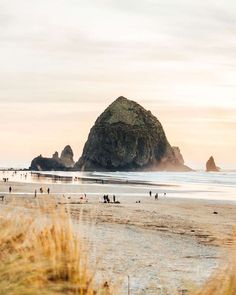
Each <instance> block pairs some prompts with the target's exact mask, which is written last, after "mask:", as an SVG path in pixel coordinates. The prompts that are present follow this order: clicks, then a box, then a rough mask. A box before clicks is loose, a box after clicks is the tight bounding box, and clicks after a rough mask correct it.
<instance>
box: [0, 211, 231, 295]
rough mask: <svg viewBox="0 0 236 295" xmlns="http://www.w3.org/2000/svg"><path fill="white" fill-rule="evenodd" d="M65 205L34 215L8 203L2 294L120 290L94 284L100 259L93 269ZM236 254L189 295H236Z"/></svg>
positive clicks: (1, 227)
mask: <svg viewBox="0 0 236 295" xmlns="http://www.w3.org/2000/svg"><path fill="white" fill-rule="evenodd" d="M64 209H65V208H64V207H63V209H57V210H55V209H54V208H53V207H48V206H47V209H46V208H44V207H42V206H40V208H39V209H37V210H33V212H30V213H29V212H25V211H22V210H20V211H19V210H17V209H15V208H14V207H11V206H8V208H6V209H3V210H1V215H0V278H1V279H0V294H4V295H12V294H14V295H31V294H35V295H37V294H45V295H51V294H79V295H94V294H99V295H102V294H106V295H108V294H115V292H114V290H112V289H108V288H107V287H104V282H103V283H101V285H100V287H99V286H97V285H96V284H94V280H93V278H94V273H95V272H96V263H94V265H93V271H91V265H88V260H89V259H88V258H89V257H88V255H89V252H88V251H87V248H86V245H85V243H84V241H83V240H82V239H80V238H79V236H78V235H75V234H74V231H73V229H72V224H71V218H70V214H68V213H66V210H64ZM235 257H236V256H235V252H234V251H232V252H231V259H230V262H229V263H228V264H227V266H225V267H223V268H220V269H218V270H217V271H216V272H215V273H214V274H213V275H212V277H211V278H210V279H208V280H207V282H206V283H205V284H204V285H203V286H202V287H200V288H199V289H198V290H195V291H192V292H189V293H187V294H191V295H234V294H236V275H235V274H236V258H235ZM157 292H158V291H157ZM145 294H146V293H145ZM147 294H148V293H147ZM157 294H158V293H157ZM168 294H178V292H175V291H174V290H173V292H172V293H169V292H168Z"/></svg>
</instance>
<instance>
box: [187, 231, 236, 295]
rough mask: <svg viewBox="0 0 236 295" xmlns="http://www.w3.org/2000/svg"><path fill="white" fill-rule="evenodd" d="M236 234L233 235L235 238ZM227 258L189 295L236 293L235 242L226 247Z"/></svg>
mask: <svg viewBox="0 0 236 295" xmlns="http://www.w3.org/2000/svg"><path fill="white" fill-rule="evenodd" d="M235 237H236V235H235V234H234V235H233V240H235ZM225 258H227V259H226V261H225V262H224V265H221V266H219V268H218V269H217V270H216V271H215V272H214V273H213V274H212V276H211V277H210V278H209V279H208V280H207V281H206V282H205V283H204V284H203V286H201V287H200V288H198V289H196V290H195V291H192V292H190V295H236V248H235V244H233V245H231V247H229V248H228V249H227V257H225Z"/></svg>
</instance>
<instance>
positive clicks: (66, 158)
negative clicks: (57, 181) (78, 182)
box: [60, 145, 75, 168]
mask: <svg viewBox="0 0 236 295" xmlns="http://www.w3.org/2000/svg"><path fill="white" fill-rule="evenodd" d="M73 157H74V153H73V151H72V148H71V147H70V145H67V146H66V147H65V148H64V149H63V151H62V152H61V157H60V159H61V161H62V163H63V164H64V165H65V166H66V167H70V168H72V167H73V166H74V164H75V162H74V160H73Z"/></svg>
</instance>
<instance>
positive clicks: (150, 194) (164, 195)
mask: <svg viewBox="0 0 236 295" xmlns="http://www.w3.org/2000/svg"><path fill="white" fill-rule="evenodd" d="M149 196H150V197H152V191H150V192H149ZM163 197H166V193H164V194H163ZM154 198H155V200H158V198H159V195H158V193H156V194H155V196H154Z"/></svg>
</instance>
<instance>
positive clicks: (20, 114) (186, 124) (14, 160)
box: [0, 0, 236, 168]
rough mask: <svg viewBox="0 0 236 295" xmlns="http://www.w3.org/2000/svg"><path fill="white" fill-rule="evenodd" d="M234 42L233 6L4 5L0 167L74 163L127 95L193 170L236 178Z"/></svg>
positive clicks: (30, 1)
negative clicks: (221, 171) (57, 156)
mask: <svg viewBox="0 0 236 295" xmlns="http://www.w3.org/2000/svg"><path fill="white" fill-rule="evenodd" d="M235 36H236V1H235V0H224V1H223V0H219V1H217V0H214V1H213V0H204V1H203V0H198V1H194V0H136V1H135V0H119V1H118V0H116V1H115V0H93V1H91V0H86V1H82V0H70V1H68V0H41V1H36V0H21V1H19V0H10V1H9V0H0V125H1V145H0V155H1V157H0V167H2V166H25V167H28V166H29V165H30V162H31V159H32V158H33V157H35V156H37V155H39V154H43V155H44V156H51V154H52V153H54V151H55V150H58V151H59V152H60V151H61V150H62V149H63V147H64V146H65V145H67V144H70V145H71V146H72V148H73V150H74V154H75V160H78V158H79V156H80V155H81V153H82V149H83V145H84V143H85V141H86V139H87V136H88V133H89V130H90V128H91V127H92V125H93V124H94V122H95V120H96V118H97V116H98V115H99V114H100V113H101V112H102V111H103V110H104V109H105V108H106V107H107V106H108V105H109V104H110V103H111V102H112V101H113V100H115V99H116V98H117V97H119V96H121V95H123V96H125V97H127V98H130V99H132V100H135V101H137V102H138V103H140V104H141V105H142V106H144V107H145V108H146V109H149V110H151V111H152V113H153V114H154V115H155V116H156V117H157V118H158V119H159V120H160V121H161V123H162V125H163V127H164V129H165V132H166V135H167V137H168V140H169V142H170V143H171V144H172V145H173V146H179V147H180V149H181V151H182V154H183V156H184V158H185V161H186V163H187V164H189V165H192V166H193V168H194V167H202V168H204V164H205V162H206V160H207V159H208V158H209V157H210V156H211V155H213V156H214V157H215V159H216V161H217V164H218V165H219V166H222V167H234V168H236V155H235V150H236V136H235V129H236V38H235Z"/></svg>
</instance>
